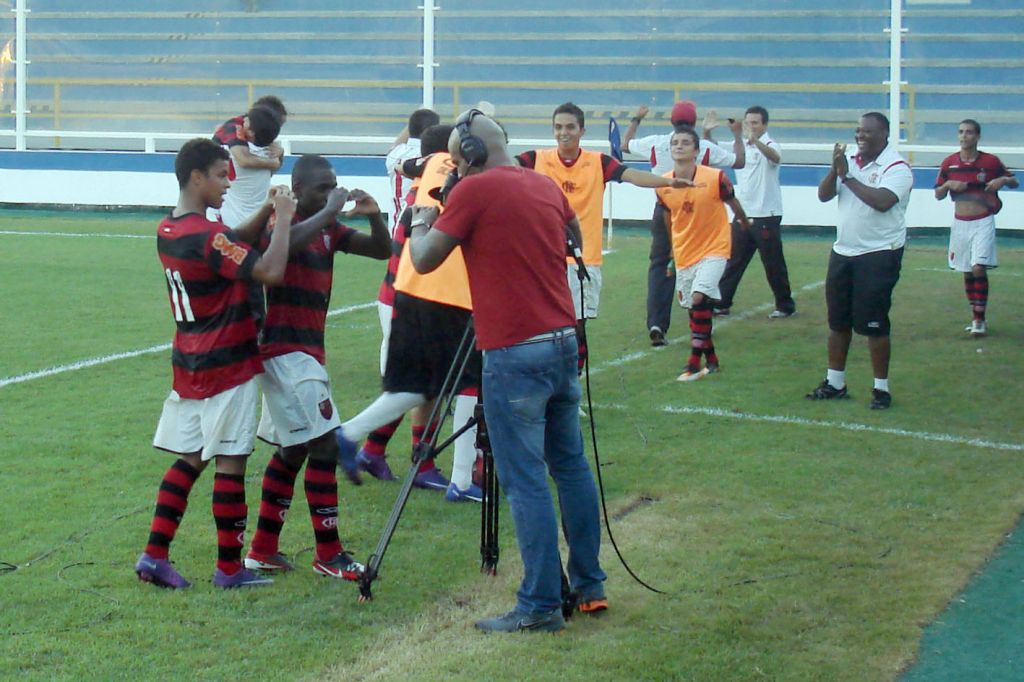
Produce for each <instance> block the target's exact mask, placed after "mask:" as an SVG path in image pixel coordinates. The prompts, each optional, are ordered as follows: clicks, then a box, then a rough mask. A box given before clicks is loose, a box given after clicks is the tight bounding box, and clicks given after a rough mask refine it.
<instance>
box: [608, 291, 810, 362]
mask: <svg viewBox="0 0 1024 682" xmlns="http://www.w3.org/2000/svg"><path fill="white" fill-rule="evenodd" d="M823 286H825V281H824V280H821V281H820V282H811V283H810V284H805V285H804V286H802V287H800V288H799V289H798V291H813V290H814V289H820V288H821V287H823ZM774 309H775V304H774V303H763V304H761V305H759V306H756V307H754V308H751V309H750V310H746V311H744V312H742V313H737V314H735V315H728V316H726V317H719V318H716V319H715V323H714V326H715V327H723V326H725V325H728V324H732V323H733V322H739V321H740V320H749V319H750V318H752V317H756V316H757V315H760V314H761V313H765V312H768V311H770V310H774ZM677 314H678V313H677ZM780 324H785V323H784V322H783V323H780ZM689 342H690V339H689V337H682V336H681V337H679V338H677V339H674V340H672V341H669V342H668V345H670V346H675V345H676V344H680V343H689ZM657 352H658V351H657V350H654V349H653V348H648V349H646V350H638V351H635V352H633V353H626V354H625V355H620V356H619V357H617V358H615V359H614V360H609V361H608V362H603V363H601V364H600V365H598V366H597V367H594V368H592V369H591V370H590V374H591V376H593V375H595V374H600V373H601V372H602V371H604V370H606V369H609V368H611V367H619V366H621V365H625V364H627V363H629V362H633V361H634V360H639V359H641V358H646V357H647V356H649V355H653V354H654V353H657Z"/></svg>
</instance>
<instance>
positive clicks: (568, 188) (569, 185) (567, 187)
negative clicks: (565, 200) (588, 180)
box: [562, 180, 576, 194]
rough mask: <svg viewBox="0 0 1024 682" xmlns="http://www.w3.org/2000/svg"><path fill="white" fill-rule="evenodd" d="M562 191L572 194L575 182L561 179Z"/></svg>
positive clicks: (574, 189)
mask: <svg viewBox="0 0 1024 682" xmlns="http://www.w3.org/2000/svg"><path fill="white" fill-rule="evenodd" d="M562 191H563V192H565V193H566V194H572V193H573V192H575V191H576V183H575V182H573V181H572V180H563V181H562Z"/></svg>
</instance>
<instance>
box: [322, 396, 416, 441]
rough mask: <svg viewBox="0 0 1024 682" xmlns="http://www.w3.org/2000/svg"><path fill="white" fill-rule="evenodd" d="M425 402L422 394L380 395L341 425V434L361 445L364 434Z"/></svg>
mask: <svg viewBox="0 0 1024 682" xmlns="http://www.w3.org/2000/svg"><path fill="white" fill-rule="evenodd" d="M425 402H427V397H426V396H425V395H423V394H422V393H382V394H381V395H380V397H379V398H377V399H376V400H374V401H373V402H372V403H371V404H370V406H369V407H367V408H366V409H365V410H363V411H362V412H360V413H359V414H357V415H356V416H354V417H352V418H351V419H349V420H348V421H347V422H345V423H344V424H342V425H341V434H342V435H343V436H345V438H347V439H349V440H350V441H352V442H353V443H361V442H362V441H363V439H364V438H366V434H368V433H370V431H373V430H374V429H379V428H380V427H382V426H384V425H385V424H390V423H391V422H393V421H395V420H396V419H398V418H399V417H401V416H402V415H403V414H405V413H406V412H408V411H409V410H411V409H412V408H414V407H419V406H420V405H422V404H423V403H425Z"/></svg>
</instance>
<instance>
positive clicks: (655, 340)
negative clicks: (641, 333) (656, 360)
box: [651, 327, 668, 348]
mask: <svg viewBox="0 0 1024 682" xmlns="http://www.w3.org/2000/svg"><path fill="white" fill-rule="evenodd" d="M651 345H652V346H654V347H655V348H658V347H659V346H667V345H668V341H666V340H665V332H663V331H661V330H660V329H658V328H657V327H651Z"/></svg>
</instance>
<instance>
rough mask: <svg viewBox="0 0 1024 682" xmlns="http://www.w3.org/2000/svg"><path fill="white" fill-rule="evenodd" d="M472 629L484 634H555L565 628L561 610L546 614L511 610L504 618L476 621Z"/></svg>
mask: <svg viewBox="0 0 1024 682" xmlns="http://www.w3.org/2000/svg"><path fill="white" fill-rule="evenodd" d="M474 627H476V629H477V630H483V631H484V632H557V631H559V630H561V629H563V628H564V627H565V618H563V617H562V610H561V609H555V610H554V611H550V612H548V613H524V612H523V611H520V610H519V609H512V610H511V611H509V612H508V613H506V614H505V615H504V616H498V617H496V618H487V619H485V620H478V621H477V622H476V624H475V626H474Z"/></svg>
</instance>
